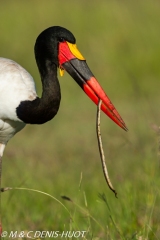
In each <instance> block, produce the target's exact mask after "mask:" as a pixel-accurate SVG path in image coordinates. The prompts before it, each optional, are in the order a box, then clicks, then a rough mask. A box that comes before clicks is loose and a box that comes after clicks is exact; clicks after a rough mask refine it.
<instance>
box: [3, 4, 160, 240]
mask: <svg viewBox="0 0 160 240" xmlns="http://www.w3.org/2000/svg"><path fill="white" fill-rule="evenodd" d="M0 16H1V21H0V30H1V37H0V46H1V47H0V55H1V56H2V57H5V58H10V59H13V60H15V61H16V62H18V63H19V64H21V65H22V66H23V67H24V68H26V69H27V71H29V72H30V74H31V75H32V76H33V77H34V79H35V82H36V87H37V92H38V94H39V96H40V95H41V82H40V77H39V73H38V69H37V66H36V62H35V59H34V50H33V49H34V43H35V40H36V37H37V36H38V34H39V33H40V32H41V31H43V30H44V29H45V28H47V27H50V26H54V25H59V26H63V27H66V28H67V29H69V30H70V31H71V32H73V34H74V35H75V37H76V39H77V46H78V48H79V50H80V51H81V53H82V54H83V55H84V57H85V58H86V59H87V63H88V65H89V66H90V68H91V70H92V72H93V73H94V75H95V76H96V78H97V79H98V80H99V82H100V84H101V85H102V86H103V88H104V89H105V91H106V93H107V94H108V96H109V97H110V98H111V100H112V102H113V103H114V105H115V106H116V108H117V110H118V111H119V112H120V114H121V116H122V117H123V119H124V120H125V122H126V124H127V126H128V128H129V131H128V132H127V133H126V132H124V131H123V130H121V129H120V128H118V127H117V126H116V125H115V124H114V123H112V122H111V121H110V120H109V119H108V118H107V117H106V116H105V115H104V114H102V118H101V132H102V138H103V144H104V151H105V155H106V160H107V166H108V171H109V175H110V177H111V180H112V183H113V185H114V187H115V189H116V190H117V192H118V199H116V198H115V197H114V195H113V193H112V192H111V191H110V190H109V189H108V187H107V185H106V183H105V180H104V177H103V173H102V169H101V163H100V156H99V151H98V146H97V139H96V131H95V119H96V118H95V117H96V107H95V105H94V104H93V103H92V102H91V101H90V100H89V99H88V98H87V97H86V96H85V94H83V92H82V91H81V89H80V88H79V87H78V85H76V84H75V82H74V81H73V80H72V79H71V77H70V76H69V75H68V74H67V73H65V75H64V77H63V78H60V77H59V80H60V85H61V91H62V101H61V106H60V110H59V113H58V115H57V116H56V117H55V119H53V120H52V121H50V122H49V123H46V124H44V125H40V126H30V125H28V126H27V127H26V128H25V129H24V130H23V131H22V132H20V133H18V134H17V135H16V136H15V137H14V138H13V139H12V140H11V141H10V142H9V144H8V146H7V148H6V150H5V154H4V157H3V171H2V185H3V186H4V187H6V186H11V187H18V186H20V187H26V188H33V189H37V190H41V191H44V192H47V193H49V194H51V195H52V196H54V197H55V198H57V199H59V200H60V201H61V202H62V203H63V204H64V205H65V206H66V207H67V208H68V209H69V212H70V215H71V216H70V215H69V214H68V213H67V211H66V210H65V209H64V208H63V207H62V206H61V205H60V204H59V203H57V202H56V201H54V200H53V199H51V198H49V197H47V196H44V195H43V194H39V193H35V192H31V191H24V190H13V191H8V192H5V193H3V195H2V223H3V230H8V231H10V230H14V231H16V230H18V231H23V230H26V231H28V230H30V231H32V230H33V231H36V230H52V231H56V230H59V231H63V230H66V231H67V230H68V231H69V230H85V231H87V233H86V234H85V239H94V240H95V239H96V240H99V239H160V209H159V201H160V192H159V185H160V177H159V172H160V130H159V128H158V127H159V125H160V94H159V92H160V66H159V64H160V40H159V39H160V1H158V0H157V1H150V0H142V1H127V0H121V1H118V0H117V1H116V0H113V1H110V0H109V1H103V0H99V1H85V0H81V1H75V0H68V1H55V0H47V1H38V0H34V1H28V0H23V1H20V0H15V1H9V0H6V1H1V7H0ZM158 151H159V152H158ZM104 194H105V195H104ZM62 195H65V196H68V197H69V198H71V199H72V201H73V202H68V201H65V200H63V199H61V196H62ZM100 196H101V197H100ZM102 196H103V197H102ZM104 196H105V197H104Z"/></svg>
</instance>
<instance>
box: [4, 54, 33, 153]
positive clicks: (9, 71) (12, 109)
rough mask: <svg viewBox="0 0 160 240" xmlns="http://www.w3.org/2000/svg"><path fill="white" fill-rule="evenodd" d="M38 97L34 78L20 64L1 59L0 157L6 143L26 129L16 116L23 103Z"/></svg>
mask: <svg viewBox="0 0 160 240" xmlns="http://www.w3.org/2000/svg"><path fill="white" fill-rule="evenodd" d="M36 97H37V94H36V89H35V83H34V80H33V78H32V76H31V75H30V74H29V73H28V72H27V71H26V70H25V69H24V68H23V67H21V66H20V65H19V64H18V63H16V62H14V61H12V60H9V59H5V58H0V155H1V156H2V155H3V150H4V147H5V145H6V143H7V142H8V141H9V139H10V138H11V137H13V136H14V135H15V134H16V133H17V132H18V131H20V130H21V129H22V128H24V127H25V123H24V122H22V121H21V120H20V119H19V118H18V117H17V114H16V108H17V107H18V106H19V104H20V102H21V101H25V100H34V99H35V98H36Z"/></svg>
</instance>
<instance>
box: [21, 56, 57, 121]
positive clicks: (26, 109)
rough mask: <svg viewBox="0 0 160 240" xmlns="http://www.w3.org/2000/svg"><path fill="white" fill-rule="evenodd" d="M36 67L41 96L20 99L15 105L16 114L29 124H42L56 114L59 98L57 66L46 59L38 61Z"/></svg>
mask: <svg viewBox="0 0 160 240" xmlns="http://www.w3.org/2000/svg"><path fill="white" fill-rule="evenodd" d="M37 63H38V62H37ZM38 68H39V72H40V75H41V81H42V90H43V91H42V97H41V98H38V97H37V98H36V99H34V100H33V101H29V100H26V101H22V102H21V103H20V105H19V106H18V107H17V116H18V117H19V118H20V119H21V120H22V121H24V122H25V123H30V124H42V123H45V122H47V121H49V120H51V119H52V118H53V117H54V116H55V115H56V114H57V112H58V109H59V105H60V100H61V92H60V86H59V82H58V78H57V66H56V65H55V64H54V63H52V62H51V61H49V60H48V61H43V63H41V64H40V62H39V63H38Z"/></svg>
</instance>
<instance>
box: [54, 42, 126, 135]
mask: <svg viewBox="0 0 160 240" xmlns="http://www.w3.org/2000/svg"><path fill="white" fill-rule="evenodd" d="M59 64H60V68H61V69H65V70H66V71H67V72H68V73H69V74H70V75H71V76H72V77H73V79H74V80H75V81H76V82H77V83H78V85H79V86H80V87H81V88H82V89H83V91H84V92H85V93H86V94H87V95H88V97H89V98H90V99H91V100H92V101H93V102H94V103H95V104H96V105H98V101H99V99H101V100H102V104H101V110H102V111H103V112H104V113H105V114H106V115H107V116H108V117H110V118H111V119H112V120H113V121H114V122H115V123H116V124H117V125H118V126H120V127H121V128H123V129H124V130H126V131H127V127H126V124H125V122H124V121H123V119H122V118H121V116H120V115H119V113H118V111H117V110H116V108H115V107H114V105H113V104H112V102H111V101H110V99H109V98H108V96H107V95H106V93H105V92H104V90H103V89H102V87H101V86H100V84H99V83H98V81H97V79H96V78H95V77H94V75H93V73H92V72H91V70H90V69H89V67H88V65H87V63H86V61H85V59H84V58H83V56H82V55H81V53H80V52H79V51H78V49H77V48H76V45H75V44H70V43H68V42H63V43H60V44H59Z"/></svg>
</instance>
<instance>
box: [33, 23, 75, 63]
mask: <svg viewBox="0 0 160 240" xmlns="http://www.w3.org/2000/svg"><path fill="white" fill-rule="evenodd" d="M64 41H67V42H69V43H73V44H75V42H76V39H75V37H74V36H73V34H72V33H71V32H70V31H69V30H67V29H65V28H63V27H59V26H54V27H49V28H47V29H45V30H44V31H43V32H41V33H40V35H39V36H38V37H37V40H36V43H35V57H36V61H37V64H38V66H39V65H41V63H44V61H47V60H49V61H51V62H52V63H54V64H56V65H57V67H58V66H59V62H58V45H59V43H60V42H64Z"/></svg>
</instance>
